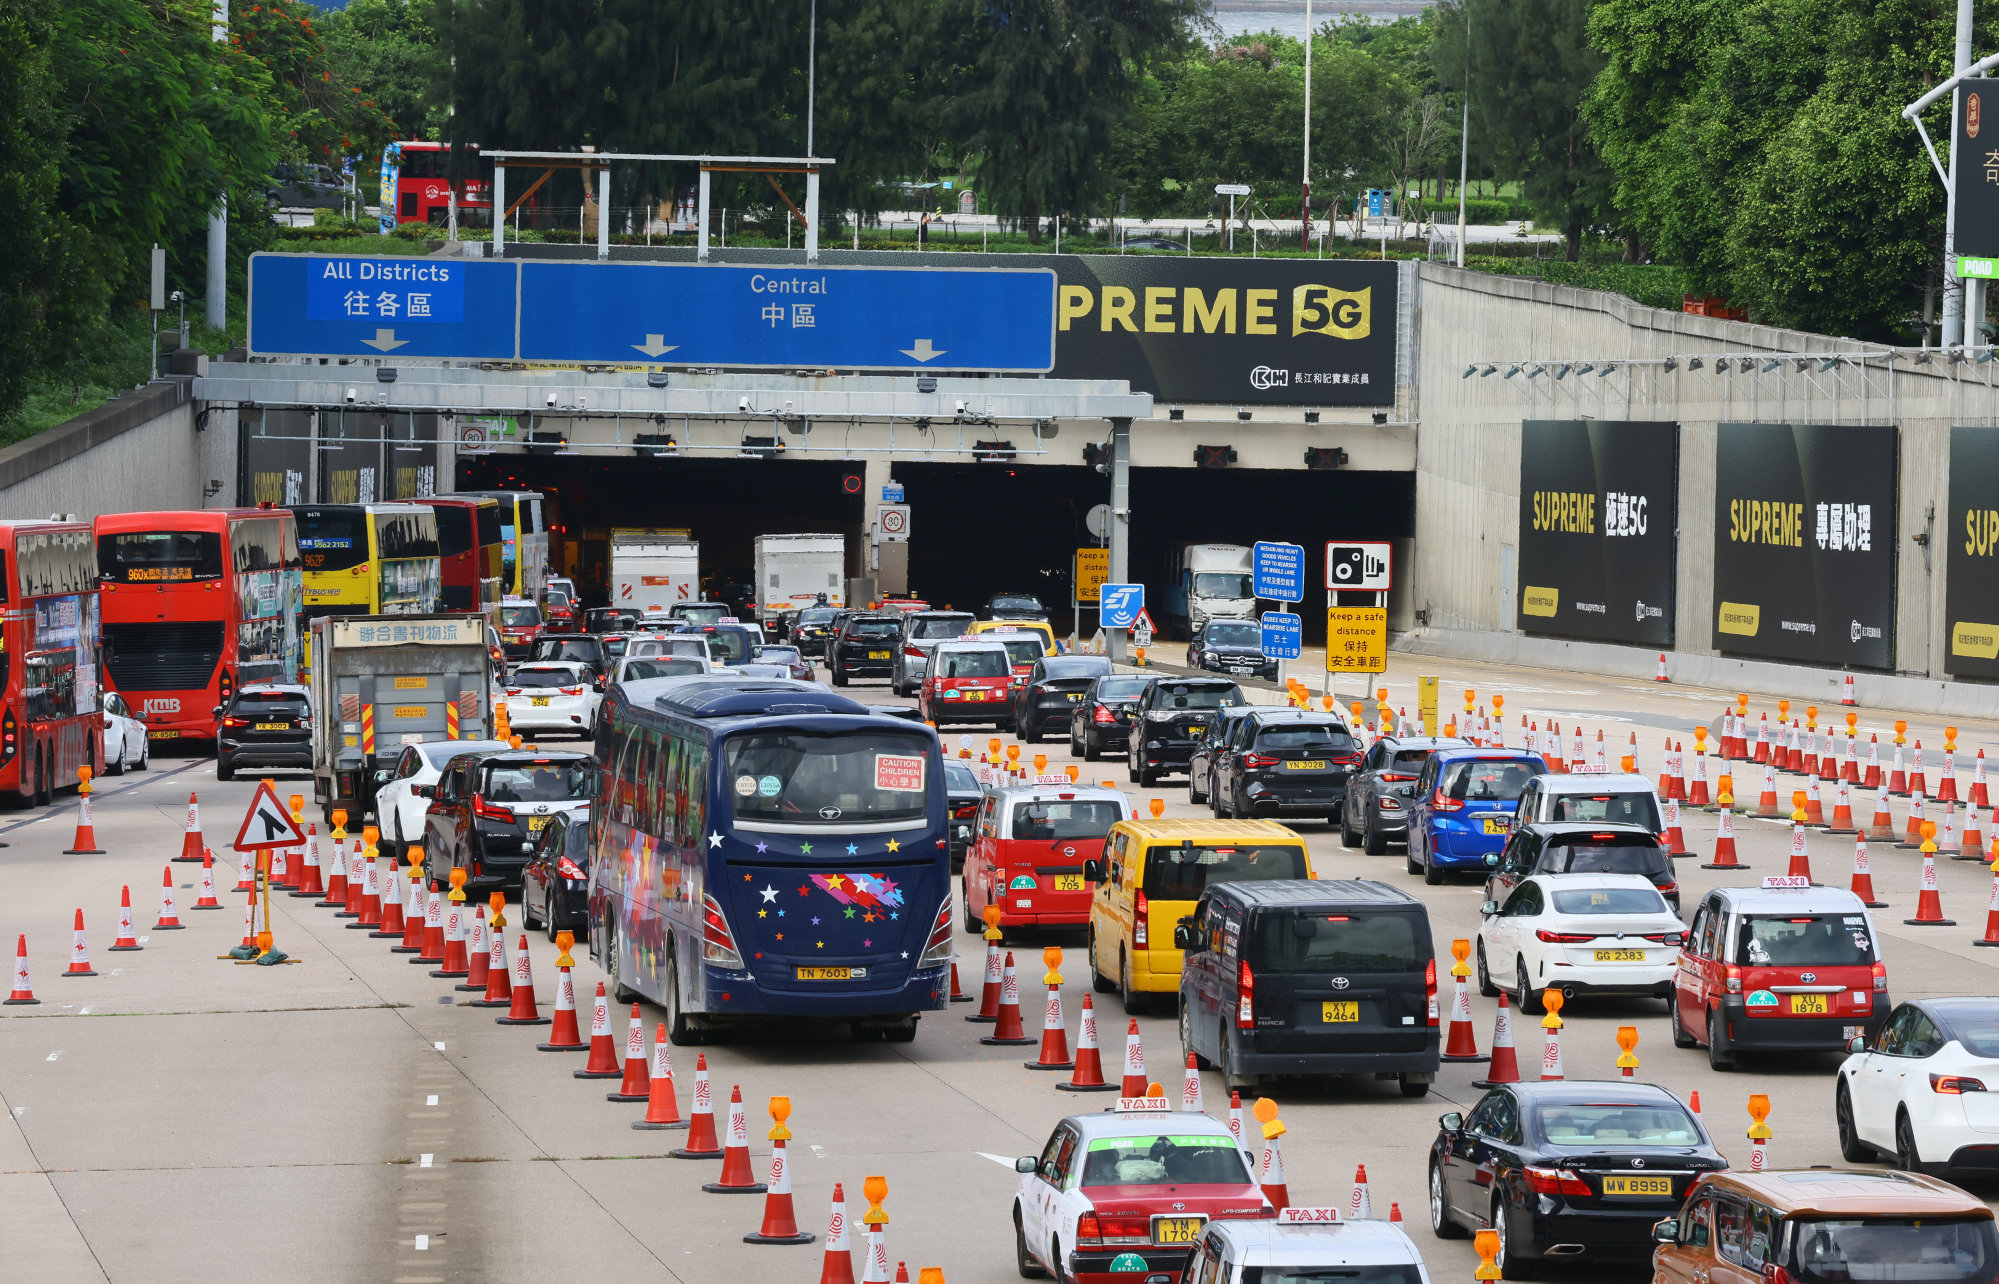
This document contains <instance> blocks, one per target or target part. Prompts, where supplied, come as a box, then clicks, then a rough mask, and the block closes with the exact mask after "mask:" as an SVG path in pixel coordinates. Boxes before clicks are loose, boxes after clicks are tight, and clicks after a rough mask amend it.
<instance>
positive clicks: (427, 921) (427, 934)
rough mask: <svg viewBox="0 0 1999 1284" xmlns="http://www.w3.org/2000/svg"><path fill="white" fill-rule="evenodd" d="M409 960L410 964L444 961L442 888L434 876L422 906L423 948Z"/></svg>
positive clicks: (419, 964) (418, 964)
mask: <svg viewBox="0 0 1999 1284" xmlns="http://www.w3.org/2000/svg"><path fill="white" fill-rule="evenodd" d="M409 962H410V964H411V965H412V966H421V965H423V964H426V963H431V964H437V963H442V962H444V889H443V887H442V885H440V884H439V883H438V881H437V880H436V879H434V878H433V879H431V880H430V899H429V900H428V901H427V902H425V904H424V908H423V948H422V949H421V950H420V951H418V952H417V956H416V957H415V958H413V959H411V960H409Z"/></svg>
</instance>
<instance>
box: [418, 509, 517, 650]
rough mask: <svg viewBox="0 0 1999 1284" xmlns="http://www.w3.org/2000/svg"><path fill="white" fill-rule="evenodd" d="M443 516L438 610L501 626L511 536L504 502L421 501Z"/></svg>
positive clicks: (439, 526) (440, 522)
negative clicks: (503, 523) (504, 524)
mask: <svg viewBox="0 0 1999 1284" xmlns="http://www.w3.org/2000/svg"><path fill="white" fill-rule="evenodd" d="M416 502H417V503H419V504H422V505H423V506H424V507H426V508H428V509H430V510H431V511H432V512H434V513H436V514H437V549H438V555H439V566H440V581H439V585H438V596H437V603H438V609H439V610H443V611H473V612H477V613H478V614H481V615H485V616H489V617H491V618H492V619H495V620H497V619H498V618H499V614H498V613H499V609H500V564H501V555H502V553H503V551H504V548H505V543H506V540H505V536H503V535H502V534H501V530H500V501H498V500H496V499H489V498H484V497H479V498H474V497H472V496H469V495H438V496H433V497H431V498H428V499H420V500H417V501H416Z"/></svg>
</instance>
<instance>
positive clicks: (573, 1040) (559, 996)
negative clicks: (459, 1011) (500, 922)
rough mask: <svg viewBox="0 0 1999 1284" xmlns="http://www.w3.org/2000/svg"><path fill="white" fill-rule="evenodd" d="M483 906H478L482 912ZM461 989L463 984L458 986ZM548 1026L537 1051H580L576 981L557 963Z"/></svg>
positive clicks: (581, 1043)
mask: <svg viewBox="0 0 1999 1284" xmlns="http://www.w3.org/2000/svg"><path fill="white" fill-rule="evenodd" d="M485 908H486V907H485V906H484V905H481V906H480V907H479V909H480V911H481V912H484V910H485ZM459 988H460V989H463V988H464V987H463V986H460V987H459ZM553 1021H554V1023H553V1024H552V1025H550V1026H549V1028H548V1042H546V1043H537V1044H535V1045H534V1046H535V1051H537V1052H581V1051H583V1048H584V1044H583V1035H582V1032H581V1031H579V1030H577V1028H576V981H575V979H574V978H573V977H571V976H570V974H569V969H568V968H567V967H565V966H563V965H562V964H560V963H558V964H557V965H556V968H555V1016H554V1018H553Z"/></svg>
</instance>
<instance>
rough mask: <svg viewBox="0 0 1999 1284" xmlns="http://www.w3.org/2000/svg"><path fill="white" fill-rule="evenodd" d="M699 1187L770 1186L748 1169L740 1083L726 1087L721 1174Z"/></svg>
mask: <svg viewBox="0 0 1999 1284" xmlns="http://www.w3.org/2000/svg"><path fill="white" fill-rule="evenodd" d="M633 1006H635V1007H636V1006H637V1005H636V1004H634V1005H633ZM640 1038H641V1039H643V1038H644V1036H643V1035H641V1036H640ZM701 1189H703V1190H705V1191H707V1192H708V1193H709V1194H711V1195H761V1194H763V1193H764V1192H765V1191H766V1190H768V1189H769V1187H768V1186H766V1185H764V1183H762V1182H760V1181H758V1180H757V1177H756V1173H755V1172H753V1171H751V1169H750V1126H749V1121H748V1120H747V1119H745V1118H744V1116H743V1090H742V1088H741V1087H740V1086H736V1087H731V1088H730V1089H729V1133H728V1138H727V1141H726V1142H725V1144H724V1145H723V1148H722V1176H721V1177H720V1178H719V1179H717V1180H715V1181H710V1182H703V1183H701Z"/></svg>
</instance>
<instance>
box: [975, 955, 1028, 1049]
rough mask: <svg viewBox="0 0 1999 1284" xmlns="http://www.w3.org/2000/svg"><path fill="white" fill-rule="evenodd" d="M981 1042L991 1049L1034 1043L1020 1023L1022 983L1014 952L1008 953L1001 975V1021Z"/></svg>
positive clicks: (996, 1023) (995, 1024)
mask: <svg viewBox="0 0 1999 1284" xmlns="http://www.w3.org/2000/svg"><path fill="white" fill-rule="evenodd" d="M979 1042H980V1043H983V1044H986V1045H987V1046H989V1047H1024V1046H1029V1045H1032V1044H1033V1042H1034V1040H1032V1039H1030V1038H1028V1037H1027V1031H1026V1030H1025V1029H1024V1028H1023V1027H1022V1026H1021V1023H1020V981H1019V979H1018V978H1017V977H1016V976H1015V975H1014V971H1013V951H1012V950H1008V951H1007V954H1006V961H1005V964H1004V966H1003V967H1002V969H1001V973H1000V1006H999V1020H998V1021H997V1022H995V1023H994V1025H993V1032H992V1033H991V1034H989V1035H987V1036H985V1037H984V1038H982V1039H980V1040H979Z"/></svg>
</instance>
